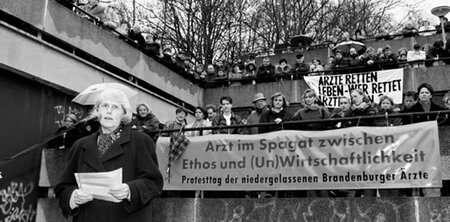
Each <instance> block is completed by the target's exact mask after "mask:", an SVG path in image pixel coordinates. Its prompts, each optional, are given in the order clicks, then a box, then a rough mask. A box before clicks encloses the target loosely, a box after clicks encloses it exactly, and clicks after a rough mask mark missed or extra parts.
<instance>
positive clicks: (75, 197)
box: [70, 189, 94, 209]
mask: <svg viewBox="0 0 450 222" xmlns="http://www.w3.org/2000/svg"><path fill="white" fill-rule="evenodd" d="M93 199H94V198H93V197H92V195H90V194H87V193H85V192H84V191H82V190H80V189H76V190H74V191H73V192H72V196H71V197H70V203H71V204H70V207H71V208H72V209H73V208H76V207H78V206H79V205H82V204H85V203H87V202H89V201H92V200H93Z"/></svg>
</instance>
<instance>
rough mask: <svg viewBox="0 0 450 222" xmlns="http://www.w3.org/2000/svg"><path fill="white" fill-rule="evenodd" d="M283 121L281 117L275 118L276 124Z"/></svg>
mask: <svg viewBox="0 0 450 222" xmlns="http://www.w3.org/2000/svg"><path fill="white" fill-rule="evenodd" d="M282 121H283V120H282V119H280V118H276V119H275V120H274V122H275V123H276V124H280V123H281V122H282Z"/></svg>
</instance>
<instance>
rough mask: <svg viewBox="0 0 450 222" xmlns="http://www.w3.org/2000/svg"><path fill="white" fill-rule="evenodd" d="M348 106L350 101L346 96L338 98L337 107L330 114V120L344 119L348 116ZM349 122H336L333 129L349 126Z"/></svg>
mask: <svg viewBox="0 0 450 222" xmlns="http://www.w3.org/2000/svg"><path fill="white" fill-rule="evenodd" d="M350 106H351V99H350V98H349V97H347V96H342V97H341V98H339V107H337V108H335V109H334V110H333V111H332V112H331V114H330V118H345V117H349V116H350V112H351V110H350ZM350 125H351V122H338V123H336V124H335V128H342V127H347V126H350Z"/></svg>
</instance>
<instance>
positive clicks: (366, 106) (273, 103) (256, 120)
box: [131, 83, 450, 197]
mask: <svg viewBox="0 0 450 222" xmlns="http://www.w3.org/2000/svg"><path fill="white" fill-rule="evenodd" d="M433 93H434V91H433V87H432V86H431V85H430V84H427V83H423V84H421V85H420V86H419V87H418V89H417V91H416V92H414V91H408V92H406V93H405V98H404V103H403V104H401V105H396V104H394V101H393V99H392V98H390V97H388V96H382V97H381V98H380V100H379V103H378V104H374V103H372V102H371V101H370V100H369V97H368V96H367V95H366V94H365V93H364V92H363V91H362V90H360V89H354V90H353V91H352V92H351V94H350V95H351V98H349V97H342V98H340V100H339V107H338V108H334V109H333V110H330V109H328V108H327V107H325V106H323V105H322V104H321V102H320V101H319V98H318V96H317V94H316V92H315V91H313V90H311V89H306V90H305V91H304V93H303V94H302V95H301V101H300V103H301V107H300V108H299V109H297V110H293V109H292V108H291V107H290V105H289V101H288V100H287V98H286V96H285V95H283V94H282V93H279V92H276V93H274V94H273V95H272V96H271V97H270V98H269V99H268V98H266V97H265V96H264V95H263V93H257V94H255V95H254V97H253V99H252V101H249V102H251V103H253V104H254V110H253V111H252V112H251V113H250V114H249V115H248V116H239V115H237V114H235V113H233V111H232V107H233V99H232V98H231V97H229V96H223V97H221V98H220V101H219V104H217V105H215V104H209V105H207V106H205V107H196V108H195V112H194V120H193V121H192V122H188V121H187V120H186V117H187V115H188V112H187V111H186V110H185V109H183V108H178V109H177V110H176V112H175V118H174V120H169V121H166V122H165V124H162V123H161V122H160V121H159V120H158V119H157V118H156V117H155V116H154V115H153V114H152V112H151V109H150V107H149V106H148V105H146V104H145V103H142V104H139V105H138V106H137V108H136V113H137V115H136V117H135V119H134V120H133V121H132V122H131V127H132V129H135V130H140V131H143V132H145V133H148V134H149V135H150V137H151V138H154V140H157V138H158V134H159V133H158V130H163V129H180V130H185V129H189V128H202V127H210V126H213V127H214V126H218V127H219V129H212V130H211V129H205V130H192V131H189V130H188V131H186V132H185V135H186V136H188V137H192V136H204V135H209V134H259V133H267V132H273V131H277V130H284V129H294V130H326V129H338V128H343V127H350V126H386V127H389V126H398V125H402V124H409V123H412V122H421V121H426V120H437V121H438V122H440V123H442V122H444V120H446V118H445V117H444V116H443V115H441V116H439V115H431V114H430V115H425V116H416V117H414V119H412V120H411V118H409V117H388V118H375V119H358V120H351V121H338V118H345V117H360V116H375V115H382V116H386V115H388V116H389V115H391V114H395V113H411V112H412V113H423V112H430V111H440V110H448V109H450V99H449V98H450V94H446V95H445V96H444V97H443V103H444V104H445V107H441V106H439V105H437V104H436V103H434V102H433V101H432V97H433ZM326 119H337V121H334V122H316V123H307V124H302V123H301V122H298V121H301V120H326ZM293 121H295V122H293ZM260 123H272V124H271V125H267V124H265V125H263V126H261V127H257V126H255V125H254V124H260ZM247 125H249V126H247ZM250 125H251V126H250ZM226 126H241V127H237V128H226ZM169 135H170V134H161V136H169ZM385 192H388V191H383V190H380V192H379V194H380V195H381V196H383V195H387V194H385ZM419 192H422V193H417V191H416V192H415V193H414V195H424V196H430V195H431V196H439V195H440V191H439V189H422V190H420V191H419ZM445 192H447V191H445ZM388 193H389V195H390V196H392V195H398V196H402V195H403V196H404V195H413V193H412V191H411V190H394V191H392V190H391V191H389V192H388ZM247 195H248V194H247ZM276 195H279V196H280V197H292V196H308V197H315V196H358V195H360V196H361V195H364V196H376V195H377V194H376V190H365V191H364V192H355V191H345V192H344V191H326V192H325V191H308V192H304V193H302V192H297V193H294V194H293V193H292V192H282V193H280V194H278V193H276Z"/></svg>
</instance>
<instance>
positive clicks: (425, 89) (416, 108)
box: [411, 83, 445, 197]
mask: <svg viewBox="0 0 450 222" xmlns="http://www.w3.org/2000/svg"><path fill="white" fill-rule="evenodd" d="M433 92H434V90H433V87H432V86H431V85H430V84H428V83H422V84H420V85H419V87H417V94H418V102H417V103H416V104H414V105H413V106H412V108H411V111H412V112H431V111H440V110H445V109H444V108H443V107H441V106H439V105H437V104H435V103H434V102H433V101H432V100H431V99H432V98H433ZM436 119H437V115H426V116H416V117H415V119H414V122H423V121H430V120H436ZM420 191H421V192H422V194H421V195H423V196H425V197H439V196H441V190H440V189H439V188H422V189H420Z"/></svg>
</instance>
